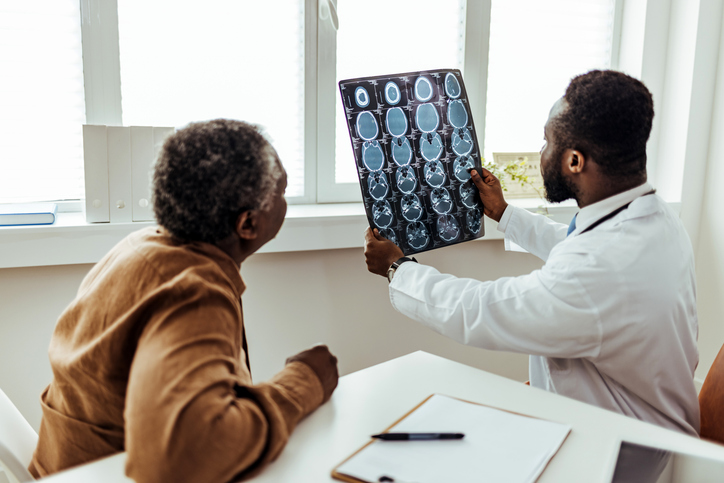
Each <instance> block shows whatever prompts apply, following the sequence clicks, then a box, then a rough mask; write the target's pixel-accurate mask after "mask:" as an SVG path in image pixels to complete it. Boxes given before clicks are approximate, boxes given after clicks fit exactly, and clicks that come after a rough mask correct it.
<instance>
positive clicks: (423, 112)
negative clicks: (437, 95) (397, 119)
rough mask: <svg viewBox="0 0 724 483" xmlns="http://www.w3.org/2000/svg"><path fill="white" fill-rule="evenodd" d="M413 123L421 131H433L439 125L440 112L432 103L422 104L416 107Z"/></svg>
mask: <svg viewBox="0 0 724 483" xmlns="http://www.w3.org/2000/svg"><path fill="white" fill-rule="evenodd" d="M415 123H416V124H417V128H418V129H419V130H420V131H422V132H433V131H434V130H435V129H437V127H438V126H439V125H440V114H439V113H438V112H437V108H436V107H435V105H434V104H422V105H421V106H420V107H418V108H417V113H416V114H415Z"/></svg>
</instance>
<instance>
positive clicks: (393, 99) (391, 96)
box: [385, 81, 402, 106]
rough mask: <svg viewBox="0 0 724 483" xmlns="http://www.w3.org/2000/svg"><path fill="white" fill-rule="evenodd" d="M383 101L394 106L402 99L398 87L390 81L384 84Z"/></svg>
mask: <svg viewBox="0 0 724 483" xmlns="http://www.w3.org/2000/svg"><path fill="white" fill-rule="evenodd" d="M385 99H386V100H387V103H388V104H391V105H393V106H396V105H397V104H398V103H399V102H400V100H401V99H402V94H400V87H399V86H398V85H397V84H395V83H394V82H392V81H389V82H388V83H387V84H385Z"/></svg>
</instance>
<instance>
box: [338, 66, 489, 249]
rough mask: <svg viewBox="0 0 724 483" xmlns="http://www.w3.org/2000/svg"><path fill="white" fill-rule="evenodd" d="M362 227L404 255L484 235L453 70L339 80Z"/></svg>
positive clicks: (471, 137)
mask: <svg viewBox="0 0 724 483" xmlns="http://www.w3.org/2000/svg"><path fill="white" fill-rule="evenodd" d="M339 92H340V94H341V98H342V105H343V108H344V119H345V122H346V124H347V129H348V131H349V137H350V140H351V145H352V152H353V154H354V163H355V168H356V170H357V174H358V178H359V187H360V191H361V193H362V201H363V204H364V209H365V212H366V214H367V218H368V220H369V225H370V227H372V228H376V229H378V230H379V231H380V234H381V235H382V236H383V237H385V238H387V239H389V240H392V241H393V242H394V243H395V244H397V245H398V246H399V247H400V249H402V252H403V253H404V254H405V255H408V256H410V255H413V254H416V253H419V252H424V251H427V250H434V249H436V248H440V247H444V246H448V245H452V244H456V243H461V242H465V241H468V240H473V239H475V238H479V237H481V236H483V235H484V234H485V224H484V223H482V219H483V206H482V203H481V200H480V193H479V192H478V189H477V188H476V187H475V185H474V184H473V182H472V180H471V176H470V170H471V169H478V168H480V166H481V165H482V162H483V159H482V155H483V153H482V152H481V150H480V145H479V144H478V139H477V132H476V129H475V123H474V119H473V112H472V110H471V107H470V101H469V97H468V93H467V92H466V90H465V84H464V83H463V77H462V73H461V72H460V70H459V69H434V70H427V71H418V72H404V73H399V74H390V75H373V76H369V77H359V78H355V79H347V80H341V81H339Z"/></svg>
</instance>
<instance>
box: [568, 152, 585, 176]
mask: <svg viewBox="0 0 724 483" xmlns="http://www.w3.org/2000/svg"><path fill="white" fill-rule="evenodd" d="M563 159H564V163H565V165H566V167H567V168H568V170H569V171H570V172H571V173H580V172H581V171H583V167H584V166H585V164H586V157H585V156H584V155H583V153H582V152H580V151H578V150H577V149H570V150H568V151H566V156H564V158H563Z"/></svg>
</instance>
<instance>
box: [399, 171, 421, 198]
mask: <svg viewBox="0 0 724 483" xmlns="http://www.w3.org/2000/svg"><path fill="white" fill-rule="evenodd" d="M395 177H396V179H397V188H398V189H399V190H400V192H401V193H405V194H410V193H412V192H413V191H415V188H417V178H416V177H415V170H414V169H412V168H411V167H409V166H403V167H401V168H400V169H398V170H397V174H396V175H395Z"/></svg>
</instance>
